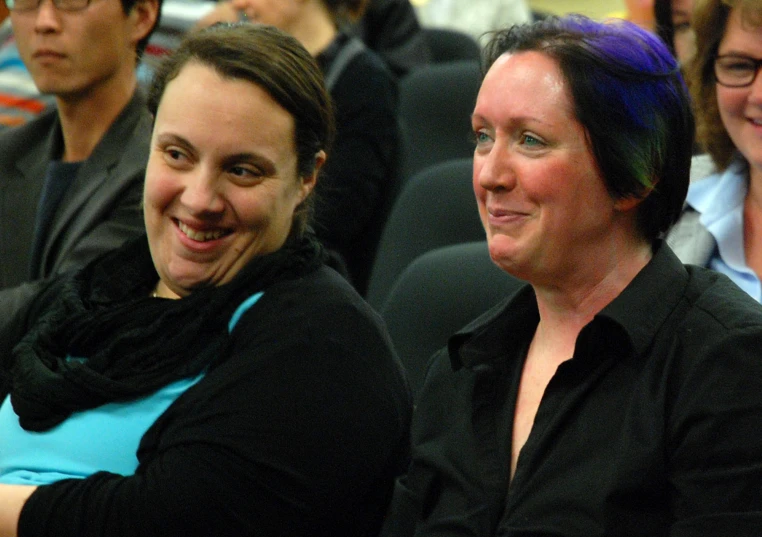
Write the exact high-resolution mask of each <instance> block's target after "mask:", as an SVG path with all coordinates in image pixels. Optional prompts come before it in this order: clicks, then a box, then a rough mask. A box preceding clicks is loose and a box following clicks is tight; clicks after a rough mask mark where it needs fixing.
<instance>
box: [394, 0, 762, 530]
mask: <svg viewBox="0 0 762 537" xmlns="http://www.w3.org/2000/svg"><path fill="white" fill-rule="evenodd" d="M717 1H718V2H719V1H721V0H717ZM723 47H724V44H723V45H722V46H721V48H720V52H721V53H725V51H724V48H723ZM484 58H485V65H486V74H485V76H484V79H483V81H482V84H481V88H480V90H479V94H478V97H477V100H476V105H475V107H474V112H473V116H472V123H473V130H474V133H475V138H476V140H477V145H476V150H475V153H474V170H473V171H474V173H473V185H474V191H475V193H476V200H477V205H478V209H479V214H480V216H481V219H482V223H483V225H484V228H485V230H486V233H487V244H488V247H489V253H490V255H491V257H492V259H493V261H494V262H495V263H496V264H497V265H498V266H499V267H500V268H502V269H504V270H505V271H506V272H508V273H510V274H512V275H514V276H518V277H519V278H522V279H524V280H526V281H527V282H528V285H526V286H525V287H524V288H523V289H521V290H519V291H518V292H517V293H515V294H514V295H513V296H511V297H507V298H506V300H505V301H504V302H503V303H502V304H498V305H496V306H495V307H494V308H493V309H492V310H490V311H488V312H487V313H485V314H484V315H483V316H482V317H480V318H479V319H476V320H475V321H473V322H472V323H470V324H469V325H468V326H466V327H465V328H464V329H463V330H461V331H460V332H458V333H457V334H455V335H454V336H453V337H452V338H450V340H449V341H448V345H447V347H446V348H444V349H442V350H441V351H440V352H438V353H437V354H436V355H435V356H434V357H433V358H432V360H431V361H430V362H429V367H428V372H427V376H426V380H425V382H424V385H423V388H422V390H421V392H420V394H419V396H418V403H417V406H416V410H415V414H414V418H413V422H412V444H413V453H412V464H411V466H410V469H409V471H408V474H407V475H406V476H405V477H404V478H401V479H400V480H399V481H398V486H397V487H396V489H395V497H394V502H393V507H392V509H391V515H390V517H389V518H388V522H387V526H386V528H385V532H384V535H387V536H389V537H406V536H412V535H415V536H416V537H435V536H436V537H444V536H453V535H472V536H479V537H492V536H503V535H521V536H525V537H530V536H535V537H540V536H549V535H553V536H559V537H560V536H564V537H576V536H580V535H584V536H586V537H604V536H614V535H627V536H630V537H653V536H656V535H659V536H666V535H682V536H686V537H687V536H702V537H709V536H711V537H721V536H725V535H743V536H747V537H752V536H756V535H759V529H760V527H762V488H760V486H759V484H760V483H761V482H762V434H760V433H759V423H760V421H761V420H762V360H760V359H759V348H760V346H762V310H761V309H760V308H759V305H758V304H757V303H756V302H754V301H753V300H752V299H751V298H749V297H748V296H747V295H746V294H744V293H743V292H742V291H741V290H740V289H738V288H737V287H736V286H734V285H733V284H732V283H731V282H730V281H729V280H728V279H727V278H725V277H724V276H722V275H720V274H717V273H715V272H712V271H710V270H706V269H703V268H700V267H693V266H684V265H683V264H681V263H680V262H679V260H678V258H677V257H676V256H675V254H674V253H673V252H672V251H671V250H670V248H669V246H668V245H667V244H666V243H665V242H664V241H663V237H664V234H665V233H666V231H667V230H668V229H669V227H670V225H672V224H673V223H674V221H675V220H676V219H677V218H678V217H679V216H680V214H681V210H682V206H683V201H684V199H685V194H686V191H687V188H688V182H689V170H690V161H691V152H692V141H693V116H692V114H691V107H690V100H689V98H688V94H687V90H686V88H685V85H684V83H683V81H682V78H681V75H680V70H679V68H678V65H677V62H676V60H675V59H674V57H673V56H672V55H671V54H670V52H669V50H668V49H667V48H666V46H665V45H664V43H662V42H661V40H660V39H659V38H658V37H657V36H655V35H653V34H651V33H650V32H648V31H647V30H644V29H642V28H640V27H638V26H636V25H635V24H633V23H630V22H626V21H620V22H609V23H597V22H594V21H591V20H589V19H586V18H584V17H580V16H569V17H565V18H553V17H549V18H547V19H545V20H543V21H540V22H537V23H534V24H532V25H524V26H515V27H513V28H511V29H507V30H505V31H501V32H498V33H497V34H495V35H494V36H493V37H492V39H491V41H490V43H489V44H488V45H487V47H486V50H485V56H484ZM745 76H746V78H745V79H744V80H745V81H750V80H751V78H752V77H751V76H750V75H749V73H746V75H745ZM720 81H722V76H720ZM749 91H751V90H749ZM719 431H721V433H719Z"/></svg>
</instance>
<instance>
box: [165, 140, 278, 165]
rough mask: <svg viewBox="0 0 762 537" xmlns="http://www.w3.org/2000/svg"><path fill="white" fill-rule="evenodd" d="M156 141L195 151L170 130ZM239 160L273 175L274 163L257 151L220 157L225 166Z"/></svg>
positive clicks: (192, 146)
mask: <svg viewBox="0 0 762 537" xmlns="http://www.w3.org/2000/svg"><path fill="white" fill-rule="evenodd" d="M156 141H157V143H159V144H163V145H165V144H176V145H179V146H181V147H184V148H185V149H188V150H190V151H192V152H193V153H197V152H198V151H197V149H196V147H195V146H194V145H193V144H192V143H191V142H190V141H189V140H188V139H186V138H184V137H183V136H180V135H179V134H175V133H172V132H164V133H160V134H159V135H158V136H157V137H156ZM239 162H249V163H251V164H254V165H255V166H259V167H260V168H262V171H263V172H264V173H265V174H267V175H273V174H275V172H276V171H277V170H276V167H275V163H273V161H272V160H270V159H269V158H267V157H265V156H263V155H260V154H257V153H249V152H246V151H242V152H240V153H233V154H231V155H225V157H224V158H223V159H222V163H223V165H225V166H230V165H232V164H235V163H239Z"/></svg>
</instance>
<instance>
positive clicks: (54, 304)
mask: <svg viewBox="0 0 762 537" xmlns="http://www.w3.org/2000/svg"><path fill="white" fill-rule="evenodd" d="M322 252H323V250H322V247H321V246H320V244H319V243H318V242H317V240H315V239H314V238H313V237H312V236H311V235H307V236H305V237H304V238H302V239H301V240H296V239H292V240H290V241H288V242H287V243H286V244H285V245H284V246H283V247H282V248H280V249H279V250H277V251H275V252H273V253H270V254H268V255H262V256H257V257H254V258H253V259H252V260H251V261H249V263H248V264H247V265H246V266H245V267H244V268H243V269H241V271H240V272H239V273H238V274H237V275H236V276H235V278H233V280H232V281H230V282H229V283H227V284H225V285H221V286H216V287H215V286H210V287H206V288H203V289H198V290H196V291H195V292H193V293H191V294H190V295H188V296H187V297H185V298H184V299H183V300H156V299H153V298H152V297H151V296H149V295H150V293H151V291H152V290H153V289H154V287H155V285H156V282H157V281H158V274H157V273H156V269H155V268H154V265H153V261H152V259H151V255H150V252H149V249H148V240H147V237H145V236H143V237H141V238H138V239H135V240H133V241H131V243H130V244H129V245H128V246H126V247H125V248H124V251H122V252H118V251H117V252H112V253H110V254H107V255H106V256H104V258H103V259H101V260H99V262H98V263H94V264H91V265H89V266H88V267H86V268H85V269H83V270H82V271H80V272H79V273H78V274H76V275H72V276H71V277H68V278H59V279H58V280H56V281H55V282H53V283H51V284H50V285H49V286H48V287H47V289H46V290H45V292H44V294H42V295H41V296H40V298H39V299H38V300H37V302H36V303H35V304H34V305H33V308H34V309H35V310H36V312H39V314H38V315H36V314H35V313H30V315H33V316H35V318H36V321H35V323H34V325H33V326H32V328H31V329H30V330H29V331H28V332H27V333H26V335H25V336H24V337H23V339H22V340H21V342H20V343H19V344H18V345H17V346H16V347H15V348H14V350H13V353H12V355H6V356H3V357H2V359H3V361H2V363H3V367H2V369H0V372H6V371H10V372H11V374H10V377H11V378H10V384H11V386H12V391H11V403H12V404H13V410H14V411H15V413H16V414H17V415H18V416H19V418H20V424H21V426H22V427H23V428H24V429H27V430H30V431H43V430H48V429H50V428H51V427H53V426H55V425H57V424H59V423H61V422H62V421H63V420H65V419H66V418H68V417H69V416H70V415H71V414H72V413H73V412H75V411H80V410H86V409H91V408H95V407H98V406H101V405H104V404H106V403H111V402H114V401H130V400H133V399H135V398H137V397H139V396H142V395H148V394H150V393H153V392H155V391H156V390H158V389H160V388H162V387H164V386H166V385H167V384H170V383H171V382H174V381H177V380H180V379H185V378H190V377H194V376H196V375H198V374H199V373H201V372H203V371H204V370H205V369H206V368H208V367H209V366H210V365H212V364H213V363H214V361H215V360H216V359H217V358H218V357H219V356H220V355H224V354H225V352H224V349H225V346H226V345H227V344H229V341H230V335H229V334H228V331H227V330H226V329H225V328H226V326H227V324H228V320H229V319H230V317H231V315H232V314H233V312H234V310H235V309H236V308H237V307H238V306H239V303H240V301H241V298H240V297H248V296H251V295H253V294H255V293H256V292H259V291H262V290H263V289H266V288H267V287H270V286H271V285H273V284H274V283H276V282H278V281H282V280H288V279H293V278H299V277H301V276H303V275H305V274H307V273H309V272H312V271H314V270H315V269H316V268H317V267H318V266H319V265H320V264H321V263H322V261H323V255H322ZM125 258H126V259H130V260H131V262H130V263H129V264H125V263H124V259H125ZM133 282H134V284H133ZM131 284H132V285H131ZM146 319H152V322H151V323H150V324H148V325H147V324H146V322H145V321H146ZM69 356H73V357H86V358H87V359H86V360H70V359H69ZM9 358H10V360H9ZM6 394H7V391H4V390H0V399H1V398H4V397H5V395H6Z"/></svg>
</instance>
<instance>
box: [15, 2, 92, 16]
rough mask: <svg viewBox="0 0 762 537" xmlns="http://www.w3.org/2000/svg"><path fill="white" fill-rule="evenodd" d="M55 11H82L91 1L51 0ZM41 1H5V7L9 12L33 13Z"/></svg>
mask: <svg viewBox="0 0 762 537" xmlns="http://www.w3.org/2000/svg"><path fill="white" fill-rule="evenodd" d="M52 1H53V5H54V6H56V9H60V10H61V11H82V10H83V9H86V8H87V6H89V5H90V1H91V0H52ZM41 3H42V0H5V5H6V6H8V9H9V10H10V11H15V12H17V13H18V12H23V11H34V10H35V9H37V8H38V7H40V4H41Z"/></svg>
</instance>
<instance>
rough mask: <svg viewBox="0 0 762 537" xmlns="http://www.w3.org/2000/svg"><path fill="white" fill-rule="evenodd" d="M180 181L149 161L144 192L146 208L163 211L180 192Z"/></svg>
mask: <svg viewBox="0 0 762 537" xmlns="http://www.w3.org/2000/svg"><path fill="white" fill-rule="evenodd" d="M180 190H181V189H180V187H179V183H178V181H176V180H175V179H174V178H173V176H172V174H170V173H166V172H163V171H162V170H161V168H160V167H159V166H156V165H152V163H151V162H150V161H149V165H148V168H147V169H146V180H145V186H144V191H143V203H144V205H145V208H146V209H147V210H148V209H152V210H162V209H164V208H165V207H167V206H168V205H169V204H170V203H171V202H172V200H173V199H174V198H175V197H176V196H177V195H178V193H179V192H180Z"/></svg>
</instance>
